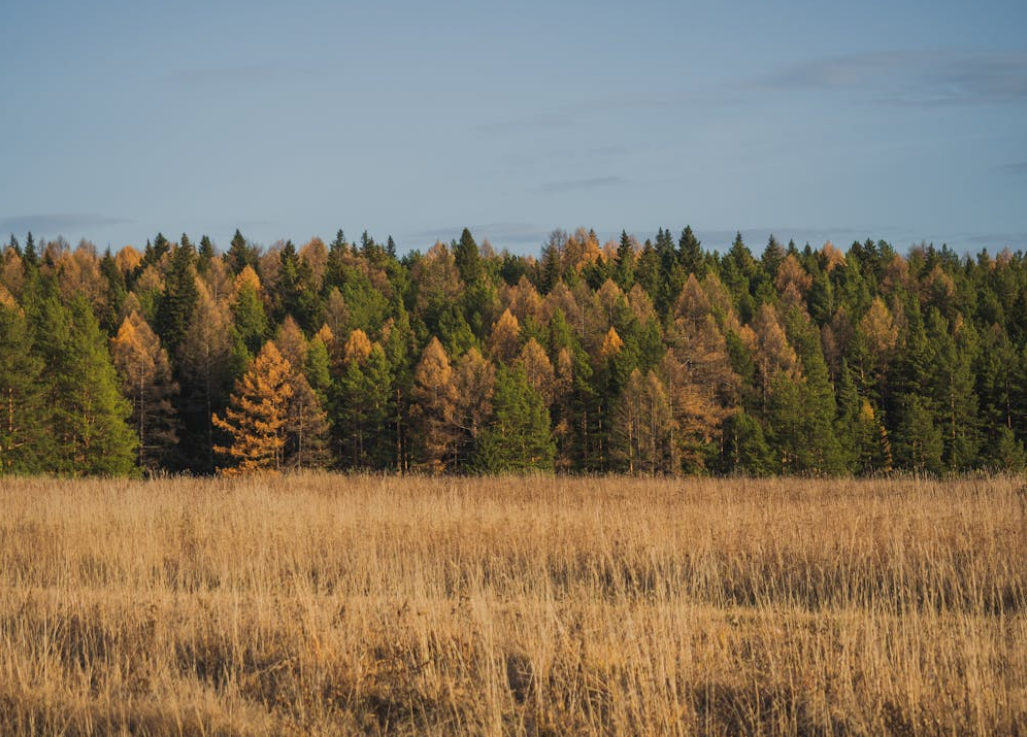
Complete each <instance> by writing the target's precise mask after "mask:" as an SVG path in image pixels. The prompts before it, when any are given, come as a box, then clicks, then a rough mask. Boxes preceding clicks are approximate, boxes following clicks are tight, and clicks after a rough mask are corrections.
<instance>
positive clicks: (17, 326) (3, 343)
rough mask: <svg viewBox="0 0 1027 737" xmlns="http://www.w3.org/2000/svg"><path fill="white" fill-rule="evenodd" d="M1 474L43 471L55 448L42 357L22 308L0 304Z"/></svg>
mask: <svg viewBox="0 0 1027 737" xmlns="http://www.w3.org/2000/svg"><path fill="white" fill-rule="evenodd" d="M0 336H3V339H2V340H0V475H5V474H28V473H38V472H40V471H44V470H46V469H47V466H48V459H47V456H48V455H49V452H50V451H51V450H52V448H50V447H49V445H50V437H49V433H48V429H47V427H46V426H45V425H44V423H43V417H44V416H45V412H46V408H45V406H44V404H43V366H44V364H43V359H42V358H41V357H40V356H39V355H37V354H36V353H35V352H34V351H33V340H32V335H31V334H30V332H29V326H28V322H27V321H26V320H25V317H24V316H23V315H22V314H21V312H20V310H16V309H11V308H8V307H5V306H3V305H2V304H0Z"/></svg>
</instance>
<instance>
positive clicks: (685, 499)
mask: <svg viewBox="0 0 1027 737" xmlns="http://www.w3.org/2000/svg"><path fill="white" fill-rule="evenodd" d="M1021 485H1022V480H1020V479H970V480H959V481H939V482H929V481H916V480H909V481H804V480H680V481H672V480H629V479H499V480H496V479H453V478H446V479H397V478H380V477H365V478H347V477H338V476H319V475H309V476H299V477H280V478H260V479H242V480H231V481H229V480H223V479H212V480H166V481H164V480H161V481H152V482H137V481H91V482H71V481H67V482H64V481H51V480H16V481H5V482H2V483H0V734H2V735H9V736H20V735H40V736H44V735H68V736H78V735H109V734H110V735H121V734H125V735H128V734H131V735H235V734H239V735H265V734H268V735H278V734H282V735H293V734H294V735H357V734H359V735H365V734H366V735H380V734H381V735H384V734H397V735H413V734H418V735H420V734H425V735H452V734H477V735H505V734H509V735H570V734H583V735H593V734H595V735H600V734H601V735H621V734H623V735H634V734H653V735H664V734H666V735H735V734H754V735H755V734H762V735H887V734H894V735H1025V734H1027V497H1025V495H1024V493H1023V491H1022V490H1021V488H1022V487H1021Z"/></svg>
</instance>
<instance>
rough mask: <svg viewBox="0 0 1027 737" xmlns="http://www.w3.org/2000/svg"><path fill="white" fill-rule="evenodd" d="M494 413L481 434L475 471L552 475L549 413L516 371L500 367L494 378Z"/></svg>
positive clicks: (516, 368)
mask: <svg viewBox="0 0 1027 737" xmlns="http://www.w3.org/2000/svg"><path fill="white" fill-rule="evenodd" d="M492 407H493V411H494V413H495V415H494V419H493V422H492V425H491V426H490V427H489V428H488V429H487V430H486V431H485V432H484V433H483V434H482V437H481V441H480V444H479V449H478V460H477V467H478V468H479V469H481V470H482V471H485V472H487V473H511V472H512V473H527V472H531V471H552V470H553V460H554V458H555V455H556V444H555V443H554V442H553V438H552V434H551V432H550V422H549V410H548V408H547V407H546V406H545V402H543V400H542V397H541V396H540V395H539V393H538V392H536V391H535V390H534V389H533V388H532V387H531V385H530V384H529V383H528V379H527V377H526V376H525V374H524V370H523V369H522V368H520V367H515V368H508V367H501V368H500V369H499V371H498V372H497V374H496V393H495V396H494V397H493V399H492Z"/></svg>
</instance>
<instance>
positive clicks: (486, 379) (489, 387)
mask: <svg viewBox="0 0 1027 737" xmlns="http://www.w3.org/2000/svg"><path fill="white" fill-rule="evenodd" d="M495 387H496V367H495V366H493V365H492V362H491V361H489V360H488V359H487V358H485V357H484V356H482V355H481V352H480V351H479V350H478V349H477V348H471V349H470V350H468V351H467V353H465V354H464V355H463V356H461V357H460V360H459V361H457V363H456V367H455V368H454V369H453V396H454V408H453V418H454V425H456V427H457V428H458V429H459V430H462V431H464V432H466V433H467V434H468V435H469V436H470V437H471V438H477V437H478V435H480V434H481V432H482V431H483V430H484V429H485V427H486V425H487V424H488V420H489V417H490V416H491V415H492V395H493V394H494V393H495Z"/></svg>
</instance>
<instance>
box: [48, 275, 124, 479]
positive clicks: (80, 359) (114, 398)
mask: <svg viewBox="0 0 1027 737" xmlns="http://www.w3.org/2000/svg"><path fill="white" fill-rule="evenodd" d="M44 289H45V288H44ZM33 307H34V309H33V322H34V325H33V327H34V329H35V333H36V335H45V336H46V340H43V341H39V342H37V350H38V355H39V356H40V357H41V358H42V359H43V361H44V362H45V364H46V366H47V373H46V379H45V380H44V384H43V392H44V409H43V410H42V412H41V415H42V417H41V421H42V422H41V424H42V425H43V426H44V427H45V428H46V432H47V437H48V441H47V446H48V452H47V454H46V457H47V463H46V470H48V471H50V472H53V473H57V474H60V475H68V476H90V475H104V476H107V475H118V474H129V473H132V472H134V470H135V456H136V453H135V450H136V446H137V444H138V439H137V438H136V437H135V435H134V433H133V432H132V430H131V428H130V427H129V425H128V423H127V420H128V418H129V415H130V414H131V407H130V406H129V403H128V402H127V401H126V400H125V398H124V397H122V396H121V393H120V390H119V384H120V382H119V380H118V376H117V373H116V372H115V370H114V364H113V363H111V357H110V353H108V350H107V345H106V343H107V339H106V336H104V335H103V333H102V332H101V331H100V325H99V323H98V322H97V320H96V317H95V316H94V315H93V312H92V310H91V309H90V307H89V303H88V302H86V300H85V298H84V297H82V296H77V297H75V298H74V299H72V301H71V303H70V304H69V305H68V306H64V305H63V304H61V302H60V300H59V298H58V297H57V295H56V294H55V293H53V292H50V293H45V292H44V293H43V294H41V295H40V296H39V297H38V302H37V303H36V304H35V305H34V306H33Z"/></svg>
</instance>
